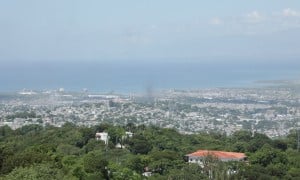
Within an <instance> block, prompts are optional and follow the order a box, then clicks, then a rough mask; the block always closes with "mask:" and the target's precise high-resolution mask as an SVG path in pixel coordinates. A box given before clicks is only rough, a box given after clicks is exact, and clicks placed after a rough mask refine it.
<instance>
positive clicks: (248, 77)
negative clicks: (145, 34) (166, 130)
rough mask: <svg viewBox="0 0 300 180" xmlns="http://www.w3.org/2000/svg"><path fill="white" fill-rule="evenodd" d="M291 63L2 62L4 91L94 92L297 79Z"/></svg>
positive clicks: (299, 74)
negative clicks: (51, 90)
mask: <svg viewBox="0 0 300 180" xmlns="http://www.w3.org/2000/svg"><path fill="white" fill-rule="evenodd" d="M299 79H300V63H299V62H298V61H293V62H270V61H268V62H251V61H246V62H242V61H241V62H239V61H238V62H237V61H235V62H188V63H185V62H175V63H174V62H152V63H151V62H139V63H137V62H127V63H126V62H122V63H119V62H106V63H96V62H87V63H83V62H64V63H60V62H55V63H54V62H52V63H51V62H39V63H29V62H28V63H25V62H23V63H2V65H1V66H0V91H1V92H8V91H19V90H22V89H32V90H46V89H58V88H61V87H62V88H64V89H65V90H67V91H81V90H82V89H84V88H87V89H88V90H89V91H93V92H111V91H113V92H116V93H130V92H145V91H146V90H147V89H149V88H151V89H152V90H162V89H198V88H215V87H251V86H256V84H255V82H256V81H262V80H299Z"/></svg>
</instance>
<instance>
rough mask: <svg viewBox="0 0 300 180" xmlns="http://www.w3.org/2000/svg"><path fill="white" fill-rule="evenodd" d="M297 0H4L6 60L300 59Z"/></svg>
mask: <svg viewBox="0 0 300 180" xmlns="http://www.w3.org/2000/svg"><path fill="white" fill-rule="evenodd" d="M299 57H300V1H298V0H264V1H262V0H251V1H241V0H240V1H238V0H226V1H219V0H218V1H217V0H209V1H208V0H207V1H202V0H186V1H182V0H163V1H161V0H160V1H158V0H151V1H150V0H127V1H121V0H119V1H116V0H110V1H102V0H85V1H83V0H81V1H79V0H26V1H24V0H6V1H0V63H2V64H5V63H8V62H13V63H15V62H61V61H63V62H86V61H97V62H106V61H110V62H120V61H122V62H127V61H139V62H153V61H171V62H173V61H179V62H185V61H196V62H198V61H217V60H219V61H230V60H237V61H252V60H257V61H270V62H273V61H282V62H285V61H290V60H293V61H297V60H298V59H299Z"/></svg>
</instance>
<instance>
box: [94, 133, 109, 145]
mask: <svg viewBox="0 0 300 180" xmlns="http://www.w3.org/2000/svg"><path fill="white" fill-rule="evenodd" d="M95 137H96V140H97V141H99V140H101V141H104V143H105V144H108V138H109V137H108V133H106V132H100V133H99V132H98V133H96V135H95Z"/></svg>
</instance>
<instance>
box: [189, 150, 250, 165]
mask: <svg viewBox="0 0 300 180" xmlns="http://www.w3.org/2000/svg"><path fill="white" fill-rule="evenodd" d="M208 156H213V157H215V158H217V159H218V160H220V161H223V162H228V161H245V160H246V159H247V156H246V155H245V154H244V153H237V152H226V151H212V150H198V151H196V152H193V153H191V154H187V155H186V157H187V161H188V162H189V163H197V164H199V165H201V166H202V165H203V162H204V161H205V159H206V158H207V157H208Z"/></svg>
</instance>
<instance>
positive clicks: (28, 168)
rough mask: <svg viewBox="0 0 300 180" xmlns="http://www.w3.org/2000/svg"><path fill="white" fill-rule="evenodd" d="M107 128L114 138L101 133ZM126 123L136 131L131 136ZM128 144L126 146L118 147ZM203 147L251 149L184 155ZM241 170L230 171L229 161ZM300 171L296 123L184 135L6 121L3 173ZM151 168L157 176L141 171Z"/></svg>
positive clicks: (101, 175) (0, 145)
mask: <svg viewBox="0 0 300 180" xmlns="http://www.w3.org/2000/svg"><path fill="white" fill-rule="evenodd" d="M103 131H105V132H107V133H108V134H109V136H110V139H109V142H108V145H105V144H104V142H103V141H97V140H96V139H95V133H96V132H103ZM126 131H130V132H133V133H134V135H133V137H125V136H124V134H125V132H126ZM116 145H121V146H122V147H123V148H117V147H116ZM199 149H210V150H222V151H235V152H244V153H246V154H247V156H248V162H228V163H224V162H220V161H218V160H216V159H214V160H210V161H207V163H206V164H205V166H204V167H200V166H198V165H195V164H189V163H187V162H186V161H185V155H186V154H189V153H191V152H194V151H196V150H199ZM229 168H230V169H233V170H234V171H235V173H231V174H228V173H227V170H228V169H229ZM209 169H212V170H213V179H250V180H252V179H253V180H254V179H264V180H265V179H300V153H299V152H298V151H297V134H296V131H292V132H290V134H289V135H288V136H287V137H286V138H284V139H270V138H268V137H267V136H265V135H263V134H259V133H255V134H251V132H247V131H238V132H236V133H234V134H233V135H232V136H226V135H224V134H219V133H197V134H192V135H184V134H180V133H178V132H177V131H176V130H174V129H163V128H158V127H154V126H150V127H146V126H135V125H134V124H127V125H126V126H124V127H123V126H122V127H121V126H113V125H109V124H100V125H98V126H94V127H90V128H88V127H82V126H75V125H74V124H71V123H66V124H65V125H64V126H62V127H60V128H58V127H53V126H46V127H42V126H39V125H29V126H23V127H22V128H19V129H16V130H12V129H10V128H9V127H8V126H3V127H0V179H8V180H10V179H41V180H42V179H43V180H44V179H58V180H61V179H70V180H72V179H74V180H75V179H82V180H88V179H90V180H92V179H116V180H123V179H124V180H127V179H133V180H138V179H155V180H157V179H170V180H173V179H174V180H175V179H191V180H192V179H209ZM145 171H151V172H152V176H151V177H145V176H143V175H142V173H143V172H145Z"/></svg>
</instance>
